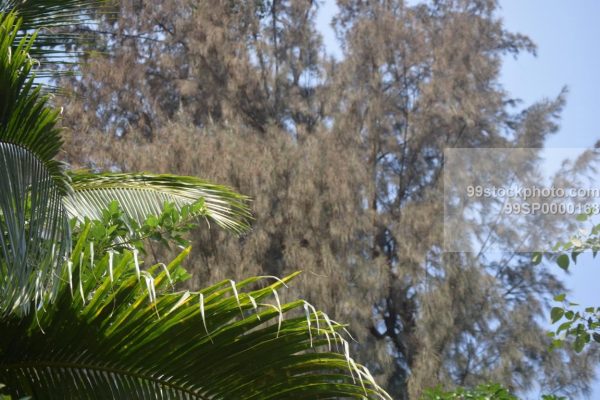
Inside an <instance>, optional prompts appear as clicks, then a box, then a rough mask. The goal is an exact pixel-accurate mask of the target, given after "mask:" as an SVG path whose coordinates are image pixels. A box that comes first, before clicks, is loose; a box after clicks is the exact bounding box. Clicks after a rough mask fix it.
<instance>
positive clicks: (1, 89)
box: [0, 14, 70, 314]
mask: <svg viewBox="0 0 600 400" xmlns="http://www.w3.org/2000/svg"><path fill="white" fill-rule="evenodd" d="M19 27H20V20H18V19H17V18H16V17H15V16H14V15H12V14H0V314H3V313H7V312H12V311H14V310H21V311H26V310H27V308H28V307H29V305H30V304H31V300H32V299H37V300H40V299H41V297H42V293H43V292H44V291H45V290H51V291H52V290H53V289H54V288H55V285H56V284H55V282H54V281H55V279H54V274H55V273H58V272H56V271H55V269H56V266H57V265H60V263H59V260H60V262H62V257H64V256H65V254H66V252H67V251H68V249H69V246H70V234H69V227H68V223H67V222H68V221H67V214H66V211H65V209H64V207H63V205H62V203H61V197H62V195H63V194H64V193H67V192H68V191H69V184H68V177H67V176H66V175H65V174H64V173H63V171H62V168H61V164H60V163H59V162H57V161H55V160H54V159H53V158H54V156H55V155H56V154H57V152H58V149H59V148H60V146H61V144H62V142H61V140H60V136H59V132H58V129H57V128H56V122H57V115H58V113H57V112H55V111H52V110H51V109H49V108H48V107H47V105H46V103H47V98H46V97H44V96H41V94H40V89H39V88H37V87H34V85H33V78H32V77H31V76H30V72H31V68H32V64H33V62H32V61H31V59H30V58H29V50H30V49H31V45H32V43H33V39H34V38H33V37H23V38H21V39H20V40H18V38H17V32H18V30H19Z"/></svg>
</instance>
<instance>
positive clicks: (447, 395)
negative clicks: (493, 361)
mask: <svg viewBox="0 0 600 400" xmlns="http://www.w3.org/2000/svg"><path fill="white" fill-rule="evenodd" d="M421 400H518V397H516V396H515V395H513V394H511V393H510V392H509V391H508V390H507V389H506V388H504V387H502V386H501V385H500V384H498V383H490V384H482V385H479V386H477V387H475V388H472V389H468V388H463V387H459V388H456V389H454V390H451V391H446V390H444V389H443V388H442V387H440V386H438V387H435V388H433V389H427V390H426V391H425V393H424V394H423V396H422V397H421ZM541 400H566V397H559V396H555V395H542V399H541Z"/></svg>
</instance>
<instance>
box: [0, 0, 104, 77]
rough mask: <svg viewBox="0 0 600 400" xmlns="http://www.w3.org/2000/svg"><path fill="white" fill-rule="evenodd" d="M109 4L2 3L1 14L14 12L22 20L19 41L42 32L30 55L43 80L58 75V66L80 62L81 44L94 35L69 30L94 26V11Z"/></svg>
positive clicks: (87, 0) (96, 0) (61, 0)
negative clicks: (34, 33)
mask: <svg viewBox="0 0 600 400" xmlns="http://www.w3.org/2000/svg"><path fill="white" fill-rule="evenodd" d="M106 4H108V2H107V1H103V0H0V13H9V12H10V13H14V14H16V15H17V16H18V17H19V18H20V19H21V21H22V24H21V26H20V29H19V33H18V37H19V38H22V37H23V36H25V35H27V34H31V33H33V32H38V34H37V40H36V42H35V43H34V44H33V46H32V47H31V49H30V55H31V57H33V58H34V59H36V60H37V61H38V63H39V68H38V69H37V71H36V75H37V77H38V78H39V77H48V76H53V74H56V70H55V69H56V68H54V67H56V66H57V65H67V64H76V63H78V60H79V57H80V56H81V55H82V53H81V51H78V50H77V48H78V45H80V44H82V43H85V42H86V41H90V40H91V39H92V36H90V35H88V36H86V35H83V34H81V33H75V32H71V33H69V31H68V30H72V29H73V28H74V27H78V26H79V27H84V26H87V25H90V24H92V23H93V21H94V18H95V15H94V12H95V11H96V10H100V9H102V8H103V7H102V6H103V5H106ZM104 12H106V10H104Z"/></svg>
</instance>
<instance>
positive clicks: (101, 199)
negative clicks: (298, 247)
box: [65, 173, 250, 232]
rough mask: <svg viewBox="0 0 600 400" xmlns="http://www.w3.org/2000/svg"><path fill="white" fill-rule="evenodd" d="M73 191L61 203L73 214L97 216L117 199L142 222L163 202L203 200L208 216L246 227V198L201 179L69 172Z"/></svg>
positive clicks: (234, 228) (230, 225) (237, 229)
mask: <svg viewBox="0 0 600 400" xmlns="http://www.w3.org/2000/svg"><path fill="white" fill-rule="evenodd" d="M71 178H72V186H73V193H72V194H71V195H69V196H67V197H66V198H65V205H66V208H67V210H68V211H69V213H70V214H71V215H72V216H73V217H77V218H78V219H80V220H83V218H85V217H88V218H90V219H100V215H101V211H102V210H103V209H106V208H107V207H108V205H109V204H110V202H111V201H113V200H117V201H118V202H119V205H120V206H121V208H123V210H124V211H125V213H126V214H127V215H129V216H130V217H132V218H134V219H136V220H137V222H138V223H141V222H143V221H144V220H145V219H146V217H147V216H148V215H158V214H160V213H161V211H162V209H163V206H164V204H165V202H169V203H175V205H176V206H179V207H181V206H184V205H187V204H191V203H194V202H195V201H197V200H199V199H204V205H205V207H206V210H207V212H208V217H209V219H211V220H213V221H214V222H215V223H217V224H218V225H220V226H222V227H224V228H226V229H229V230H232V231H234V232H241V231H243V230H245V229H247V228H248V220H249V219H250V213H249V211H248V206H247V198H246V197H245V196H242V195H240V194H238V193H236V192H234V191H233V190H231V189H230V188H228V187H226V186H222V185H215V184H212V183H209V182H206V181H203V180H201V179H197V178H193V177H186V176H175V175H155V174H146V173H143V174H88V173H73V174H72V175H71Z"/></svg>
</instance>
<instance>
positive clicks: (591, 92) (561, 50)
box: [317, 0, 600, 399]
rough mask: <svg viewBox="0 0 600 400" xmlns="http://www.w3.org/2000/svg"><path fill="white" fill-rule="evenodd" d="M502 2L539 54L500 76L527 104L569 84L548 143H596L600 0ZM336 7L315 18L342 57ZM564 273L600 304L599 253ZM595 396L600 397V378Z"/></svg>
mask: <svg viewBox="0 0 600 400" xmlns="http://www.w3.org/2000/svg"><path fill="white" fill-rule="evenodd" d="M411 2H412V1H411ZM500 7H501V8H500V11H499V14H498V15H499V16H500V17H501V18H502V19H503V20H504V24H505V27H506V28H507V29H508V30H509V31H512V32H519V33H523V34H525V35H527V36H529V37H530V38H531V39H532V40H533V41H534V42H535V43H536V44H537V46H538V49H537V57H534V56H532V55H529V54H523V55H521V56H520V57H518V58H517V59H516V60H515V59H513V58H512V57H506V58H505V60H504V65H503V69H502V75H501V78H500V81H501V82H502V84H503V85H504V87H505V89H506V90H507V91H508V92H509V93H510V94H511V95H512V97H517V98H520V99H522V100H523V106H526V105H531V104H532V103H534V102H535V101H537V100H541V99H543V98H553V97H555V96H556V95H558V94H559V93H560V90H561V88H562V87H563V86H567V87H568V89H569V94H568V96H567V105H566V107H565V109H564V111H563V113H562V119H561V128H560V131H559V132H558V133H556V134H555V135H554V136H552V137H551V138H550V139H549V140H548V142H547V143H546V146H547V147H551V148H574V147H577V148H589V147H592V146H593V145H594V143H596V141H598V140H600V20H599V19H598V18H599V17H600V1H599V0H572V1H564V0H500ZM334 13H335V5H334V1H332V0H326V1H324V2H323V3H322V7H321V10H320V12H319V16H318V21H317V23H318V25H319V29H320V30H321V32H322V34H323V38H324V43H325V46H326V48H327V51H328V53H330V54H333V55H335V56H338V57H339V56H340V50H339V47H338V45H337V44H336V40H335V35H334V33H333V31H332V29H331V28H330V27H329V23H330V20H331V17H332V15H333V14H334ZM598 184H599V185H600V181H598ZM599 257H600V256H599ZM551 268H552V267H551ZM562 276H563V277H564V278H565V280H566V282H567V286H568V287H569V288H570V289H571V290H572V293H571V296H570V298H572V299H573V300H574V301H578V302H580V303H581V304H582V305H600V290H599V289H598V286H599V283H600V259H598V260H593V259H592V257H591V255H590V254H588V255H583V256H581V258H580V260H579V262H578V264H577V265H576V266H575V267H573V268H572V273H571V275H569V276H565V275H564V274H563V275H562ZM591 398H592V399H594V398H600V382H598V383H597V384H596V387H595V389H594V392H593V393H592V395H591Z"/></svg>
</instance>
